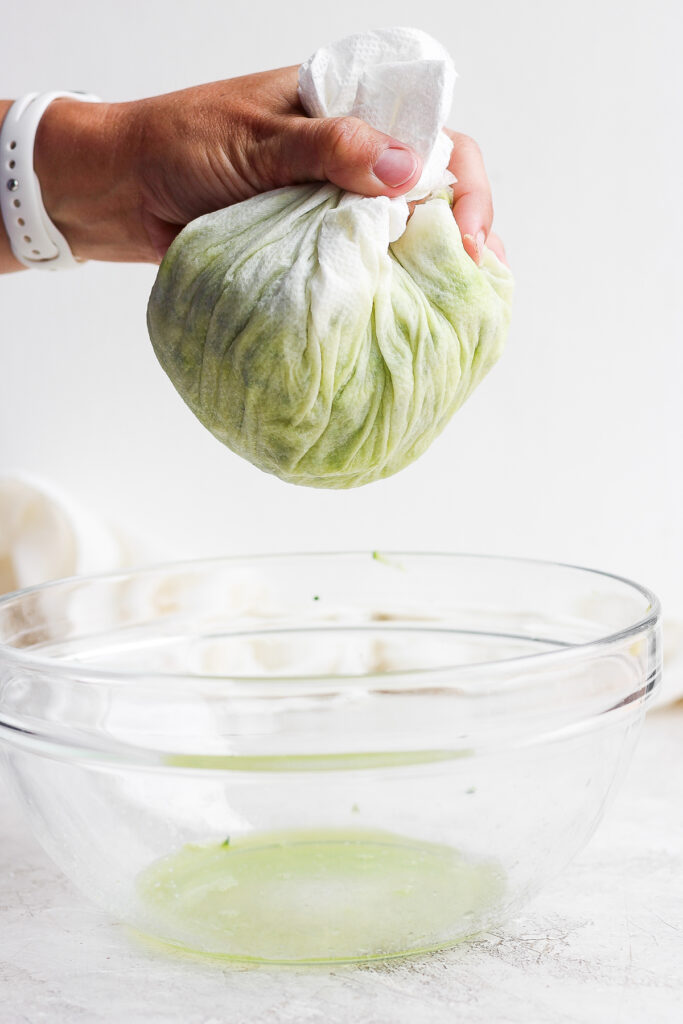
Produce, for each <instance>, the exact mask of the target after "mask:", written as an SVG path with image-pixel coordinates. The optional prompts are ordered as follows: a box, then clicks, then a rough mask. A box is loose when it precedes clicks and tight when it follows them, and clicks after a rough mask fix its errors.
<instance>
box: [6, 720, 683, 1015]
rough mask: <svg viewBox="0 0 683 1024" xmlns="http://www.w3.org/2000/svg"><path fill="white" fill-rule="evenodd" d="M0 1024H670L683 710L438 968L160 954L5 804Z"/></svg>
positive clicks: (678, 902) (411, 962)
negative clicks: (92, 899)
mask: <svg viewBox="0 0 683 1024" xmlns="http://www.w3.org/2000/svg"><path fill="white" fill-rule="evenodd" d="M0 822H1V824H0V878H2V894H1V895H0V1021H2V1024H18V1022H20V1021H21V1022H27V1021H28V1022H30V1024H43V1022H52V1021H56V1022H59V1024H62V1022H69V1021H78V1022H79V1024H80V1022H83V1024H85V1022H88V1024H89V1022H100V1021H107V1022H110V1021H111V1022H117V1024H136V1022H138V1021H145V1022H163V1024H166V1022H176V1021H177V1022H182V1024H219V1022H221V1024H222V1022H224V1021H225V1022H230V1024H313V1022H321V1024H322V1022H325V1024H416V1022H418V1024H419V1022H422V1021H424V1022H428V1024H455V1022H466V1024H478V1022H481V1024H498V1022H511V1024H512V1022H514V1024H516V1022H519V1024H588V1022H590V1024H598V1022H599V1024H620V1022H624V1024H639V1022H641V1021H642V1022H645V1024H668V1022H669V1021H671V1022H674V1021H675V1022H676V1024H680V1021H681V1020H683V1009H682V1005H683V998H682V997H683V706H681V705H678V706H677V707H675V708H673V709H666V710H662V711H658V712H655V713H653V714H652V715H650V717H649V718H648V721H647V722H646V725H645V729H644V732H643V736H642V739H641V742H640V745H639V748H638V750H637V752H636V756H635V759H634V761H633V764H632V766H631V769H630V771H629V775H628V778H627V780H626V782H625V784H624V786H623V787H622V790H621V792H620V794H619V796H618V798H617V800H616V802H615V804H614V805H613V806H612V807H611V808H610V810H609V811H608V814H607V817H606V819H605V821H604V822H603V824H602V825H601V826H600V828H599V830H598V832H597V834H596V836H595V837H594V838H593V839H592V841H591V842H590V844H589V845H588V847H587V848H586V849H585V850H584V851H583V853H582V854H580V856H579V857H578V858H577V859H576V861H575V862H574V863H573V865H572V866H571V867H570V868H569V869H568V870H567V871H566V872H565V873H564V875H563V876H562V878H560V879H559V880H558V881H557V882H555V883H554V884H553V885H551V886H550V887H549V888H547V889H546V890H545V891H544V892H543V894H542V895H541V896H540V897H539V898H537V899H536V901H535V902H534V903H533V904H532V905H531V906H530V907H529V908H528V911H527V913H526V914H525V915H524V916H523V917H520V918H518V919H516V920H515V921H513V922H511V923H510V924H509V925H508V926H507V927H505V928H501V929H500V930H499V931H497V932H496V933H494V934H488V935H486V936H483V937H482V938H481V939H479V940H478V941H476V942H471V943H469V944H466V945H461V946H459V947H457V948H455V949H453V950H450V951H447V952H444V953H435V954H431V955H428V956H421V957H418V958H414V959H406V960H402V961H393V962H389V963H386V964H378V963H373V964H365V965H343V966H335V967H332V968H327V967H315V968H278V969H271V968H263V967H257V966H251V965H233V964H226V963H221V962H218V961H203V960H201V959H199V958H192V957H190V956H187V957H186V956H182V955H179V954H169V953H167V952H166V951H164V950H162V949H161V948H150V947H147V946H144V945H142V944H141V940H140V939H138V938H137V937H136V936H135V935H133V934H132V933H131V932H130V931H129V930H128V929H127V928H126V927H125V926H123V925H119V924H116V923H114V922H112V921H111V920H109V919H108V918H107V917H106V915H105V914H103V913H101V912H100V911H98V910H96V909H93V908H92V907H90V906H89V905H88V904H87V903H86V902H85V901H84V900H83V899H82V898H81V897H80V896H79V895H78V894H77V893H76V892H75V891H74V889H73V888H72V886H71V885H70V884H69V883H68V882H67V881H66V880H65V879H64V878H63V877H62V876H61V875H60V874H59V872H58V871H57V870H56V869H55V868H53V866H52V865H51V863H50V862H49V861H48V859H47V857H46V856H45V855H44V854H43V853H42V851H41V850H40V849H39V847H38V846H37V844H36V843H35V841H34V840H33V838H32V837H31V835H30V834H29V832H28V830H27V828H26V826H25V824H24V821H23V819H22V817H21V812H20V811H19V810H18V808H17V807H15V805H14V803H11V802H10V799H9V797H8V795H7V794H6V793H4V792H3V793H2V794H0Z"/></svg>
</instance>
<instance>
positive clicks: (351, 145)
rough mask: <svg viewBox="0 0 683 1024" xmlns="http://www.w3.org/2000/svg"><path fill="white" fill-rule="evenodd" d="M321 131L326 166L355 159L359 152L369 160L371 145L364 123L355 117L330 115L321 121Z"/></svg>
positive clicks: (341, 163) (337, 164)
mask: <svg viewBox="0 0 683 1024" xmlns="http://www.w3.org/2000/svg"><path fill="white" fill-rule="evenodd" d="M321 128H322V132H323V138H322V144H323V150H324V153H325V164H326V165H327V166H332V167H334V166H339V165H343V164H346V163H348V162H349V160H350V159H351V158H355V159H354V162H355V161H357V159H358V156H359V152H360V153H362V154H363V155H365V156H367V157H368V159H369V160H370V157H371V152H370V149H371V147H370V146H369V145H368V139H367V135H366V131H365V125H364V124H363V122H362V121H360V120H359V119H358V118H356V117H332V118H329V119H328V120H326V121H323V122H321Z"/></svg>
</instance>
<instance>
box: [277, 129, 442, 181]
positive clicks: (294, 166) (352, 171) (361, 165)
mask: <svg viewBox="0 0 683 1024" xmlns="http://www.w3.org/2000/svg"><path fill="white" fill-rule="evenodd" d="M294 124H295V125H296V128H294V130H293V131H291V132H289V133H288V137H287V140H286V142H285V151H286V152H285V160H286V161H287V163H288V164H289V171H290V174H291V175H292V177H293V178H296V180H297V181H331V182H333V184H335V185H338V186H339V187H340V188H343V189H345V190H346V191H347V192H357V193H358V194H360V195H365V196H391V197H393V196H400V195H403V193H404V192H407V191H408V190H409V189H411V188H412V187H413V185H415V183H416V182H417V180H418V178H419V177H420V174H421V173H422V160H421V159H420V157H419V156H418V155H417V153H415V151H414V150H412V149H411V148H410V147H409V146H406V145H404V143H402V142H399V141H398V140H397V139H392V138H391V136H390V135H384V134H383V132H378V131H376V130H375V129H374V128H371V127H370V125H369V124H366V123H365V121H361V120H360V119H359V118H357V117H329V118H302V117H299V118H297V119H296V121H295V122H294ZM292 127H293V126H292Z"/></svg>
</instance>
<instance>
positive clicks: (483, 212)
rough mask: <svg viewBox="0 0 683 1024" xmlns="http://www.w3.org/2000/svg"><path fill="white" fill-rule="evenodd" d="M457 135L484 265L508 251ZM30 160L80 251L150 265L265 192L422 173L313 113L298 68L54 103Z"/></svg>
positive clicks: (364, 184) (51, 210) (379, 142)
mask: <svg viewBox="0 0 683 1024" xmlns="http://www.w3.org/2000/svg"><path fill="white" fill-rule="evenodd" d="M0 116H2V109H0ZM450 134H451V137H452V138H453V141H454V149H453V156H452V159H451V164H450V169H451V170H452V171H453V173H454V174H455V176H456V177H457V179H458V182H457V184H456V185H455V186H454V194H455V203H454V214H455V218H456V221H457V223H458V225H459V227H460V230H461V233H462V235H463V240H464V244H465V248H466V250H467V251H468V253H469V254H470V256H471V257H472V258H473V259H474V260H476V261H478V260H479V258H480V255H481V249H482V247H483V244H484V242H485V241H487V244H488V245H489V247H490V248H492V249H494V251H496V252H497V253H498V255H500V256H501V257H502V258H504V253H503V249H502V245H501V243H500V241H499V240H498V239H497V238H496V236H495V235H493V234H491V222H492V219H493V208H492V204H491V192H490V188H489V184H488V180H487V177H486V172H485V170H484V165H483V161H482V158H481V154H480V152H479V149H478V147H477V145H476V143H475V142H474V141H473V140H472V139H469V138H468V137H467V136H465V135H459V134H457V133H450ZM34 165H35V169H36V173H37V175H38V178H39V180H40V183H41V190H42V193H43V201H44V204H45V208H46V210H47V212H48V214H49V216H50V217H51V218H52V220H53V221H54V222H55V224H56V225H57V227H58V228H59V229H60V230H61V231H62V233H63V234H64V236H65V237H66V239H67V241H68V242H69V244H70V246H71V248H72V250H73V252H74V253H75V255H77V256H79V257H81V258H82V259H98V260H123V261H131V262H148V263H158V262H159V261H160V260H161V258H162V257H163V254H164V253H165V251H166V249H167V248H168V246H169V245H170V244H171V242H172V241H173V239H174V238H175V236H176V235H177V234H178V232H179V231H180V230H181V229H182V228H183V227H184V226H185V224H187V223H188V221H190V220H193V219H194V218H195V217H198V216H200V215H201V214H204V213H208V212H209V211H211V210H217V209H221V208H223V207H225V206H229V205H230V204H231V203H236V202H239V201H241V200H243V199H247V198H248V197H249V196H253V195H256V194H257V193H259V192H264V191H267V190H268V189H272V188H278V187H280V186H282V185H290V184H294V183H297V182H305V181H323V180H329V181H332V182H333V183H334V184H336V185H339V186H340V187H341V188H344V189H347V190H349V191H353V192H358V193H361V194H363V195H370V196H376V195H387V196H392V197H393V196H398V195H401V194H403V193H404V192H407V191H408V190H409V189H410V188H411V187H412V186H413V185H414V184H415V182H416V181H417V180H418V178H419V176H420V173H421V161H420V158H419V157H418V156H417V154H415V153H414V152H413V151H412V150H411V149H410V148H409V147H408V146H406V145H404V144H403V143H402V142H400V141H398V140H396V139H392V138H390V137H389V136H386V135H383V134H382V133H381V132H377V131H375V130H374V129H373V128H370V127H369V126H368V125H367V124H365V123H364V122H362V121H359V120H358V119H356V118H352V117H344V118H328V119H317V118H308V117H306V116H305V114H304V112H303V110H302V108H301V105H300V103H299V100H298V96H297V68H296V67H291V68H283V69H280V70H277V71H267V72H263V73H260V74H255V75H247V76H245V77H243V78H234V79H229V80H227V81H223V82H213V83H211V84H208V85H200V86H197V87H195V88H191V89H185V90H182V91H180V92H175V93H169V94H167V95H164V96H157V97H152V98H150V99H144V100H138V101H135V102H132V103H102V104H89V103H80V102H78V101H75V100H70V99H59V100H55V101H54V102H53V103H52V104H51V105H50V106H49V107H48V109H47V111H46V112H45V114H44V115H43V118H42V120H41V123H40V126H39V128H38V132H37V136H36V145H35V151H34ZM12 262H14V261H12ZM14 266H15V267H17V266H18V264H16V263H14ZM6 268H7V269H11V268H10V266H7V267H6Z"/></svg>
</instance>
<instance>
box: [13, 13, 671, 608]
mask: <svg viewBox="0 0 683 1024" xmlns="http://www.w3.org/2000/svg"><path fill="white" fill-rule="evenodd" d="M680 11H681V5H680V0H649V2H648V3H634V2H631V3H629V2H627V0H573V2H572V3H571V4H566V5H562V4H557V3H550V2H547V0H545V2H544V0H535V2H533V0H530V2H521V0H518V2H511V0H488V2H487V0H480V2H478V3H476V4H473V3H464V2H458V0H454V2H453V3H451V4H450V5H449V6H447V5H446V4H444V2H443V0H440V2H436V0H422V2H421V3H420V4H418V5H415V4H413V3H407V2H402V0H392V2H391V3H389V2H385V0H369V2H368V0H364V2H362V3H360V2H358V0H345V2H344V3H341V4H334V5H331V4H328V3H318V4H316V3H313V2H310V0H307V2H304V3H297V2H291V3H272V2H270V0H261V2H258V3H257V2H254V3H252V4H245V3H239V4H230V3H217V2H215V0H152V2H150V0H146V2H141V0H136V2H132V0H118V2H117V3H108V4H106V5H105V4H102V3H99V2H97V3H93V2H92V0H88V2H85V0H66V2H62V3H58V4H55V3H54V2H52V0H32V2H30V0H25V2H23V3H8V4H7V5H6V8H5V10H4V12H3V19H2V20H3V27H2V34H1V35H0V69H1V70H0V93H2V94H3V95H5V96H7V97H8V98H9V97H14V96H17V95H20V94H22V93H23V92H27V91H30V90H46V89H52V88H67V89H69V88H83V89H87V90H91V91H94V92H96V93H98V94H99V95H101V96H102V97H104V98H105V99H112V100H114V99H132V98H136V97H139V96H143V95H150V94H153V93H159V92H163V91H167V90H171V89H175V88H179V87H183V86H187V85H191V84H194V83H198V82H202V81H210V80H212V79H215V78H224V77H230V76H232V75H238V74H243V73H247V72H250V71H255V70H260V69H265V68H270V67H276V66H280V65H283V64H292V63H297V62H300V61H302V60H304V59H305V58H306V57H307V56H309V54H310V53H311V52H312V51H313V50H314V49H315V48H316V47H317V46H319V45H321V44H323V43H325V42H328V41H331V40H333V39H335V38H338V37H340V36H343V35H346V34H348V33H350V32H355V31H360V30H362V29H364V28H370V27H377V26H382V25H392V24H416V25H418V26H419V27H421V28H424V29H425V30H427V31H428V32H430V33H432V34H433V35H435V36H436V37H437V38H438V39H440V41H441V42H443V43H444V44H445V45H446V46H447V47H448V49H449V50H450V51H451V53H452V55H453V57H454V60H455V64H456V68H457V69H458V71H459V74H460V78H459V81H458V84H457V86H456V99H455V104H454V110H453V116H452V119H451V124H452V125H453V126H454V127H457V128H458V129H460V130H463V131H466V132H468V133H469V134H471V135H473V136H475V137H476V138H477V139H478V141H479V142H480V144H481V146H482V148H483V150H484V153H485V156H486V160H487V164H488V168H489V172H490V176H491V180H492V183H493V188H494V198H495V202H496V209H497V220H496V223H497V227H498V230H499V232H500V233H501V234H502V235H503V236H504V238H505V241H506V243H507V246H508V252H509V256H510V260H511V263H512V265H513V269H514V271H515V275H516V279H517V288H518V291H517V298H516V306H515V311H514V320H513V328H512V331H511V335H510V340H509V345H508V349H507V352H506V354H505V356H504V358H503V360H502V362H501V363H500V364H499V366H498V367H497V368H496V369H495V370H494V372H493V374H492V375H491V376H490V377H489V378H488V379H487V380H486V381H485V382H484V384H483V385H482V387H481V388H480V389H479V391H478V392H477V393H476V394H475V395H474V396H473V398H472V399H471V400H470V402H469V403H468V405H467V406H466V407H465V408H464V409H463V410H462V411H461V412H460V413H459V414H458V415H457V416H456V417H455V419H454V420H453V421H452V423H451V425H450V427H449V428H448V429H447V431H446V433H445V434H444V435H443V436H442V437H441V439H439V440H438V441H437V442H436V443H435V444H434V445H433V447H432V448H431V449H430V451H429V452H428V453H427V454H426V455H425V456H423V458H422V459H421V460H420V461H419V462H418V463H417V464H415V465H414V466H413V467H411V468H409V469H407V470H405V471H404V472H403V473H401V474H399V475H398V476H396V477H394V478H392V479H390V480H387V481H384V482H381V483H377V484H372V485H370V486H368V487H366V488H362V489H360V490H357V491H349V492H336V491H332V492H324V491H314V490H309V489H304V488H297V487H293V486H291V485H287V484H283V483H281V482H280V481H278V480H276V479H275V478H271V477H268V476H266V475H263V474H261V473H260V472H259V471H258V470H256V469H254V468H253V467H252V466H251V465H249V464H248V463H246V462H243V461H241V460H240V459H239V458H237V457H236V456H235V455H233V454H232V453H231V452H229V451H228V450H227V449H224V448H223V447H222V446H221V445H219V443H218V442H217V441H215V440H214V439H213V438H212V437H211V436H210V435H209V434H208V433H207V432H206V431H205V430H204V428H203V427H201V425H200V424H199V423H198V422H196V421H195V420H194V418H193V416H192V415H191V413H190V412H189V411H188V410H187V409H186V407H185V406H184V404H183V403H182V401H181V400H180V398H179V397H178V396H177V395H176V393H175V391H174V390H173V388H172V386H171V384H170V383H169V381H168V380H167V379H166V377H165V376H164V374H163V372H162V371H161V369H160V368H159V367H158V365H157V363H156V361H155V358H154V355H153V352H152V349H151V346H150V344H149V341H148V339H147V333H146V328H145V305H146V300H147V295H148V293H149V290H150V287H151V284H152V281H153V278H154V272H155V271H154V269H153V268H150V267H136V266H115V265H105V264H100V265H97V264H89V265H88V266H87V267H86V268H85V269H83V270H81V271H79V272H75V273H72V274H69V273H63V274H54V275H49V274H39V273H23V274H17V275H10V276H6V277H4V278H3V279H0V471H3V470H5V471H7V470H15V469H20V470H24V471H30V472H32V473H35V474H39V475H41V476H44V477H47V478H49V479H51V480H52V481H55V482H56V483H57V484H59V485H60V486H61V487H63V488H64V489H66V490H67V491H69V492H70V493H72V494H73V495H75V496H76V497H77V498H78V499H80V500H81V501H82V502H84V503H85V504H86V505H89V506H90V507H91V508H93V509H94V510H95V511H96V512H97V513H98V514H100V515H102V516H104V517H105V518H107V519H108V520H110V521H112V522H114V523H118V524H122V525H124V526H126V527H128V528H129V529H132V530H133V531H135V532H137V533H138V534H139V535H140V536H142V537H143V538H149V539H150V540H153V541H154V546H155V550H156V552H158V553H163V554H168V555H171V556H175V555H183V556H184V555H190V554H194V553H230V552H251V551H266V550H292V549H302V550H303V549H338V548H355V547H366V548H367V547H370V548H375V547H382V548H415V549H418V548H419V549H445V550H469V551H482V552H493V553H509V554H519V555H531V556H539V557H548V558H556V559H559V560H568V561H575V562H579V563H584V564H589V565H593V566H596V567H600V568H604V569H608V570H612V571H616V572H619V573H624V574H628V575H632V576H634V577H635V578H637V579H639V580H640V581H641V582H643V583H646V584H649V585H650V586H652V587H653V588H655V589H656V590H658V591H659V592H660V593H661V596H662V597H663V598H664V599H665V602H666V603H667V605H668V607H669V610H670V611H671V610H673V609H674V607H677V608H679V609H683V572H682V570H683V545H682V544H681V538H680V527H681V519H682V511H683V509H682V505H683V502H682V497H683V486H682V484H681V456H680V451H681V438H682V436H683V408H682V403H681V397H680V396H681V388H682V383H683V372H682V371H683V354H682V350H681V328H682V326H683V324H682V320H683V316H682V309H683V301H682V299H681V290H682V289H681V261H682V260H683V239H682V235H683V232H682V230H681V227H682V225H681V219H682V217H681V202H680V180H681V156H682V155H683V154H682V149H683V147H682V140H681V98H682V94H683V89H682V81H681V78H682V75H681V70H680V67H681V61H680V37H681V28H682V27H683V26H682V24H681V14H680Z"/></svg>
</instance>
